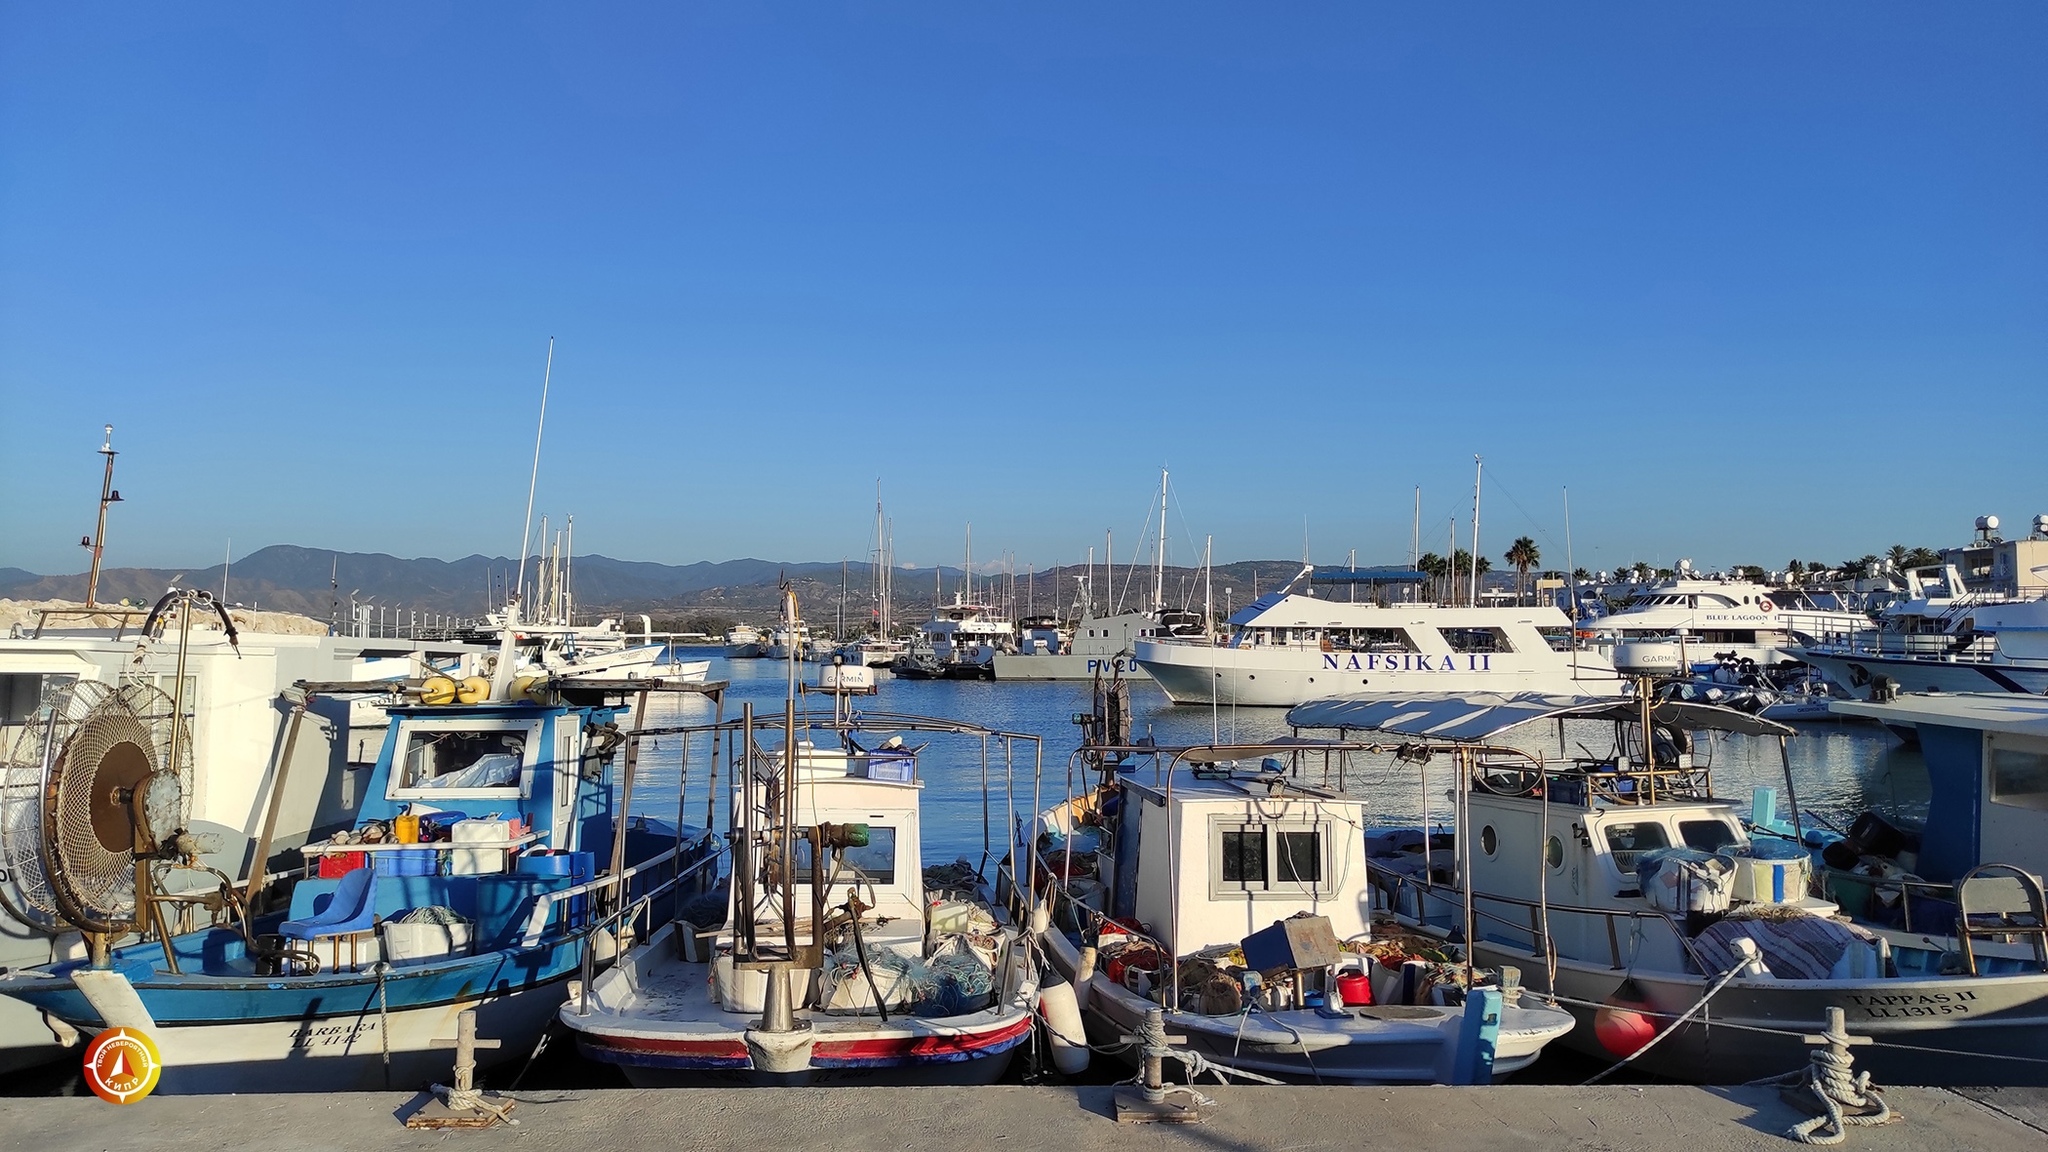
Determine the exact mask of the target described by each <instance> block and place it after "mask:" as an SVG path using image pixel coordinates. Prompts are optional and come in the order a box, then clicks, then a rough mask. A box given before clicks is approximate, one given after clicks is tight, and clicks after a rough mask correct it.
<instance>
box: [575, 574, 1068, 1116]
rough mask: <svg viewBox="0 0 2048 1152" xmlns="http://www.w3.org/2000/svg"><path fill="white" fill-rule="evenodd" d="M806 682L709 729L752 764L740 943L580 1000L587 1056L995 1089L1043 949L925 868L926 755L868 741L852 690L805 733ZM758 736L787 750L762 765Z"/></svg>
mask: <svg viewBox="0 0 2048 1152" xmlns="http://www.w3.org/2000/svg"><path fill="white" fill-rule="evenodd" d="M791 610H792V614H793V611H794V603H793V599H792V603H791ZM791 668H792V672H791V691H790V694H789V699H788V703H789V708H790V710H789V711H788V712H786V713H785V714H784V715H783V716H781V717H776V718H772V719H764V720H762V721H760V722H758V724H757V722H756V720H755V718H754V716H753V713H752V707H751V705H749V706H748V708H747V711H746V713H745V715H744V716H743V718H742V719H741V721H740V723H739V724H738V725H720V726H713V727H712V728H710V729H707V730H710V731H712V732H713V733H714V741H713V746H714V748H715V747H716V746H717V741H716V739H715V737H716V735H717V734H718V733H721V732H723V731H725V730H727V729H731V728H735V727H736V728H737V729H738V731H739V732H740V734H741V737H742V739H741V746H742V747H743V748H745V749H746V750H747V751H746V752H745V753H743V755H744V759H743V760H742V762H741V763H740V764H739V765H738V766H737V771H736V772H735V773H734V774H733V775H734V778H735V780H734V785H733V787H732V789H731V792H730V796H729V797H728V804H729V808H728V813H729V817H730V835H729V842H730V845H731V858H732V871H731V882H730V885H729V896H728V902H727V904H726V905H725V907H723V908H719V909H718V910H717V919H719V920H722V921H723V924H722V926H721V925H717V924H704V923H701V922H700V921H696V920H683V921H678V922H675V923H671V924H670V925H668V926H667V927H665V928H662V929H661V930H659V931H658V932H657V933H656V934H655V935H654V936H653V937H652V938H651V939H650V940H649V941H648V942H647V943H646V944H645V945H643V946H641V947H638V948H635V949H633V950H632V951H631V952H629V953H628V954H627V955H626V956H625V957H624V958H623V959H622V960H621V961H620V962H619V963H618V965H617V966H615V967H614V968H612V969H611V970H609V971H607V972H605V973H604V974H603V975H602V976H599V977H598V978H597V979H596V980H595V981H594V982H593V983H591V984H590V985H588V987H587V988H586V989H581V990H579V991H578V993H577V994H576V995H572V996H571V998H570V1001H569V1003H568V1004H567V1005H565V1006H564V1007H563V1009H562V1012H561V1022H562V1023H563V1025H564V1026H566V1027H567V1028H568V1029H569V1030H570V1032H571V1033H572V1034H573V1035H575V1037H576V1040H577V1044H578V1047H579V1049H580V1050H581V1051H582V1053H583V1055H584V1056H585V1057H587V1058H589V1059H592V1060H597V1061H600V1062H603V1063H609V1064H614V1065H616V1066H618V1067H619V1068H620V1069H621V1070H622V1071H623V1072H624V1073H625V1075H626V1077H627V1078H628V1079H629V1080H631V1081H632V1082H633V1083H634V1084H635V1085H639V1086H643V1087H658V1086H666V1085H676V1084H701V1083H739V1084H832V1083H855V1082H858V1083H887V1084H980V1083H988V1082H990V1081H992V1080H994V1079H996V1078H997V1077H999V1076H1000V1075H1001V1074H1002V1073H1003V1071H1004V1069H1005V1068H1007V1067H1008V1065H1009V1062H1010V1057H1011V1054H1012V1053H1013V1051H1014V1050H1015V1049H1016V1048H1017V1047H1018V1046H1019V1045H1021V1044H1023V1043H1024V1042H1026V1041H1027V1040H1028V1039H1029V1037H1030V1035H1031V1030H1032V1026H1033V1019H1034V1018H1033V1010H1034V1008H1035V1007H1036V1005H1037V1002H1038V976H1037V970H1036V967H1035V965H1033V964H1032V963H1031V962H1030V960H1029V957H1028V952H1027V941H1026V940H1025V939H1023V938H1022V937H1021V936H1020V934H1019V932H1018V931H1017V929H1016V928H1015V927H1014V926H1012V925H1011V924H1010V923H1009V920H1008V917H1007V916H1006V915H1005V914H1004V913H1003V912H1002V911H1001V910H1000V909H998V908H996V907H994V906H993V905H992V903H991V902H990V900H989V898H988V897H989V895H990V893H989V890H988V888H987V886H986V885H985V884H983V883H982V882H981V880H980V878H979V877H978V876H977V875H976V873H975V869H974V868H973V867H972V866H971V865H968V864H966V863H965V862H962V863H960V864H958V865H953V866H948V867H947V868H944V869H930V868H927V867H926V866H925V864H924V859H923V855H922V847H921V844H922V840H921V823H922V814H921V812H920V806H919V798H920V793H921V792H922V789H923V787H924V783H923V780H922V779H921V778H920V776H919V773H918V769H917V750H916V749H914V748H910V747H907V746H906V745H904V744H903V742H902V741H901V740H900V739H888V740H885V739H883V738H881V737H880V735H879V734H877V735H876V736H874V737H873V738H868V737H864V736H863V735H862V734H861V733H860V732H858V731H857V730H856V729H855V728H854V727H853V724H852V721H851V719H850V714H849V711H848V710H847V708H846V707H845V706H844V703H843V701H844V695H845V694H844V693H834V695H835V698H836V700H837V701H839V706H838V707H835V710H834V714H833V716H832V718H831V719H829V720H828V719H825V718H822V717H814V718H813V717H806V718H799V717H798V716H797V715H796V712H795V706H796V703H797V693H796V691H795V672H794V668H795V663H794V661H792V662H791ZM883 724H884V725H885V726H887V727H891V728H896V729H898V730H899V731H918V730H925V731H945V732H954V733H965V734H968V735H970V736H975V737H978V738H982V740H983V743H984V746H986V742H987V740H988V739H991V738H993V739H1004V738H1005V734H1002V733H995V732H989V731H987V730H984V729H981V728H978V727H975V726H973V725H963V724H958V723H953V722H949V721H936V720H931V721H928V720H923V719H920V718H914V717H887V718H883ZM757 728H758V730H759V731H760V732H761V733H762V734H764V735H765V734H766V733H768V732H773V731H780V732H781V733H782V735H783V743H782V747H781V748H780V749H770V750H767V751H765V752H759V753H757V752H756V748H757V741H756V736H755V733H756V731H757ZM821 734H823V735H829V736H831V737H832V738H833V740H832V743H829V744H820V743H816V742H814V740H813V739H811V737H814V736H818V735H821ZM685 738H687V734H685ZM1008 738H1011V739H1014V738H1015V737H1008ZM1025 739H1029V738H1025ZM790 749H795V750H796V751H795V753H794V754H793V755H792V754H791V753H790V751H789V750H790ZM697 915H699V916H700V917H702V916H703V913H702V912H701V911H700V912H699V913H697ZM704 918H705V919H709V918H710V917H704Z"/></svg>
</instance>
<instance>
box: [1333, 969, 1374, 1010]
mask: <svg viewBox="0 0 2048 1152" xmlns="http://www.w3.org/2000/svg"><path fill="white" fill-rule="evenodd" d="M1337 995H1339V996H1342V997H1343V998H1344V1006H1345V1007H1346V1008H1363V1007H1365V1006H1366V1005H1368V1004H1371V1003H1372V977H1370V976H1367V975H1366V974H1365V973H1363V972H1347V973H1345V974H1344V975H1342V976H1339V977H1337Z"/></svg>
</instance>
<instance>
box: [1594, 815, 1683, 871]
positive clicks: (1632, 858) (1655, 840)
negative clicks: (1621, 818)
mask: <svg viewBox="0 0 2048 1152" xmlns="http://www.w3.org/2000/svg"><path fill="white" fill-rule="evenodd" d="M1604 831H1605V832H1606V835H1607V851H1608V854H1609V855H1611V856H1613V857H1614V866H1615V867H1616V868H1619V869H1621V870H1622V871H1623V872H1625V873H1626V872H1633V871H1635V869H1636V857H1638V856H1640V855H1642V854H1643V853H1645V852H1648V851H1651V850H1652V849H1656V848H1669V847H1671V838H1670V837H1668V836H1666V835H1665V834H1664V826H1663V825H1662V824H1609V825H1607V827H1606V828H1605V829H1604Z"/></svg>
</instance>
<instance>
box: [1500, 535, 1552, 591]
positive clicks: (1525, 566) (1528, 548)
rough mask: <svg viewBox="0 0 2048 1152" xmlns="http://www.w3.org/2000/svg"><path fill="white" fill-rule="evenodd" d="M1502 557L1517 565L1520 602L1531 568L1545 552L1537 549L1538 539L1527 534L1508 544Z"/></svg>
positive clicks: (1516, 584)
mask: <svg viewBox="0 0 2048 1152" xmlns="http://www.w3.org/2000/svg"><path fill="white" fill-rule="evenodd" d="M1501 559H1503V560H1506V561H1507V562H1508V563H1510V564H1512V565H1514V566H1515V599H1516V601H1517V602H1520V600H1521V598H1522V595H1523V591H1524V589H1523V585H1524V584H1526V583H1527V582H1528V579H1529V569H1531V568H1534V567H1535V566H1536V565H1537V564H1539V563H1541V562H1542V560H1543V553H1542V552H1541V551H1539V550H1538V549H1537V547H1536V541H1534V540H1531V539H1529V538H1528V537H1527V536H1517V537H1515V542H1514V543H1513V544H1510V545H1508V550H1507V554H1506V555H1505V556H1502V557H1501Z"/></svg>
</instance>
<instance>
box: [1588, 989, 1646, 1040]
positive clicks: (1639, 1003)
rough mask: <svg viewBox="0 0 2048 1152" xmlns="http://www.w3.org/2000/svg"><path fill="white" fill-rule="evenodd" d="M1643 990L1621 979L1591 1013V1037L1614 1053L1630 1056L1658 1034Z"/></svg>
mask: <svg viewBox="0 0 2048 1152" xmlns="http://www.w3.org/2000/svg"><path fill="white" fill-rule="evenodd" d="M1649 1007H1650V1005H1649V1004H1647V1003H1646V1002H1644V1000H1643V992H1642V989H1640V988H1638V987H1636V982H1635V981H1634V980H1623V981H1622V982H1621V986H1620V987H1618V988H1616V989H1615V990H1614V991H1613V992H1612V993H1610V994H1609V995H1608V997H1607V999H1606V1001H1604V1002H1603V1003H1602V1004H1601V1006H1600V1010H1599V1011H1597V1012H1595V1013H1593V1037H1594V1039H1596V1040H1598V1041H1600V1046H1601V1047H1602V1048H1605V1049H1607V1050H1608V1051H1609V1052H1611V1053H1613V1054H1614V1055H1615V1056H1617V1057H1620V1056H1633V1055H1635V1054H1636V1052H1637V1051H1638V1050H1639V1049H1641V1048H1642V1046H1643V1045H1645V1044H1648V1043H1649V1042H1650V1041H1651V1040H1652V1039H1654V1038H1655V1037H1656V1035H1657V1021H1656V1020H1655V1019H1653V1018H1652V1017H1651V1016H1650V1015H1649V1014H1648V1009H1649Z"/></svg>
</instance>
